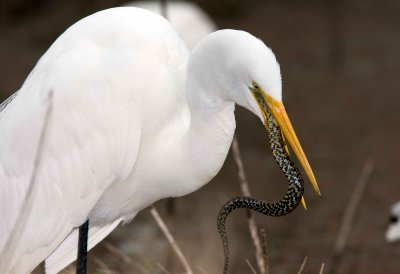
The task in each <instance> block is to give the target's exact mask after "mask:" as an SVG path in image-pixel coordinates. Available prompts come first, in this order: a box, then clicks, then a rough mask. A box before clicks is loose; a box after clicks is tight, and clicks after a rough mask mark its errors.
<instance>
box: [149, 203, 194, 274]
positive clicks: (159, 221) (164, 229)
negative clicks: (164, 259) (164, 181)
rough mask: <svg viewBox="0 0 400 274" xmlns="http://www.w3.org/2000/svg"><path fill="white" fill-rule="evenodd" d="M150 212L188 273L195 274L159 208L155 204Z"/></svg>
mask: <svg viewBox="0 0 400 274" xmlns="http://www.w3.org/2000/svg"><path fill="white" fill-rule="evenodd" d="M150 213H151V215H152V216H153V218H154V220H155V221H156V223H157V225H158V226H159V227H160V229H161V230H162V232H163V233H164V235H165V237H166V238H167V240H168V242H169V244H170V245H171V247H172V249H173V250H174V252H175V254H176V255H177V256H178V258H179V260H180V261H181V263H182V265H183V267H184V268H185V271H186V273H188V274H193V270H192V268H191V267H190V265H189V263H188V260H187V259H186V257H185V255H183V253H182V251H181V249H180V248H179V246H178V244H177V243H176V241H175V239H174V237H173V236H172V234H171V232H170V231H169V229H168V227H167V225H166V224H165V223H164V221H163V220H162V218H161V216H160V214H159V213H158V211H157V209H156V208H155V207H154V206H151V207H150Z"/></svg>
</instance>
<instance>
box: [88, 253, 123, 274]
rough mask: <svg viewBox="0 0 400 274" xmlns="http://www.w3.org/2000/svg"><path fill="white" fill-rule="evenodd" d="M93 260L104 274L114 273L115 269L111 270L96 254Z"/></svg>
mask: <svg viewBox="0 0 400 274" xmlns="http://www.w3.org/2000/svg"><path fill="white" fill-rule="evenodd" d="M93 260H94V262H95V264H97V265H98V266H99V267H100V270H101V272H102V273H104V274H116V273H117V272H116V271H113V270H111V269H110V268H109V267H108V266H107V265H106V264H105V263H104V262H103V261H102V260H100V259H99V258H97V257H96V256H93Z"/></svg>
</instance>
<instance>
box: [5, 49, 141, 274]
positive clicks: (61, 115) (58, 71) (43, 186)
mask: <svg viewBox="0 0 400 274" xmlns="http://www.w3.org/2000/svg"><path fill="white" fill-rule="evenodd" d="M50 53H52V52H51V51H50ZM120 53H121V52H120ZM102 54H105V55H109V56H102ZM111 55H112V54H111V53H104V52H103V53H99V50H98V49H94V48H90V47H84V48H80V49H76V51H75V49H73V48H72V49H70V50H68V51H66V52H65V53H61V54H60V55H58V56H56V57H54V58H53V60H52V62H48V63H46V62H47V61H49V60H48V59H49V58H46V57H48V55H47V56H46V57H45V59H44V61H45V64H43V62H41V63H39V64H38V66H37V67H36V68H35V70H36V72H34V73H33V74H31V76H30V77H29V79H28V81H27V82H25V84H24V86H23V87H22V89H21V90H20V91H19V93H18V95H17V96H16V97H15V98H14V99H13V100H12V101H11V102H10V103H9V104H8V105H7V106H6V107H5V109H4V110H3V111H2V113H1V117H0V152H1V153H0V216H2V221H1V222H0V235H2V237H0V250H1V251H2V254H1V255H2V256H1V259H0V272H1V273H26V272H29V271H31V270H32V268H33V267H35V266H36V265H37V264H38V263H40V262H41V261H42V260H44V259H45V258H46V257H47V256H48V255H49V254H50V253H51V252H52V251H53V250H54V249H56V247H57V246H58V245H59V244H61V242H62V241H63V240H64V239H65V237H67V235H68V234H69V233H70V232H71V230H72V229H73V228H74V227H78V226H80V225H81V224H82V223H83V222H84V221H85V219H86V218H87V217H88V214H89V212H90V211H91V209H92V208H93V206H94V205H95V204H96V202H97V201H98V200H99V198H100V197H101V196H102V194H103V193H104V191H105V190H106V189H107V188H108V187H109V186H110V185H111V184H112V183H115V182H119V181H122V180H124V179H125V178H126V177H127V176H128V175H129V174H130V172H131V170H132V168H133V165H134V163H135V159H136V157H137V154H138V147H139V139H140V117H139V116H138V112H137V109H135V108H136V107H137V105H138V103H134V102H133V103H132V101H135V98H134V96H131V93H130V92H131V90H130V89H129V85H130V84H131V83H130V82H129V81H127V80H126V79H118V77H127V76H128V73H129V72H126V69H127V68H126V67H124V66H114V68H113V69H114V73H115V74H112V73H110V72H109V71H108V69H112V68H110V67H107V68H105V67H104V64H101V62H103V58H112V56H111ZM122 55H123V53H122ZM115 58H116V59H118V58H119V57H118V56H116V57H115ZM112 61H113V60H110V62H112ZM114 61H118V60H114ZM111 67H112V65H111ZM121 83H123V84H121ZM49 90H53V93H54V96H53V97H54V99H53V101H52V104H53V106H52V108H53V111H52V114H51V117H50V121H49V124H48V128H47V133H46V136H45V137H44V144H43V150H42V152H41V156H40V158H41V161H40V165H39V166H38V168H37V171H36V173H37V176H36V178H37V179H36V180H35V182H34V183H35V186H34V191H33V192H32V193H29V195H30V197H32V204H31V205H30V206H29V208H28V209H27V210H28V211H26V210H25V211H24V212H20V211H21V207H22V205H23V204H24V200H25V198H26V197H27V196H26V195H27V191H28V189H29V181H30V178H31V176H32V173H33V171H32V170H33V163H34V159H35V156H36V151H37V146H38V143H39V136H40V134H41V132H42V128H43V121H44V120H45V113H46V109H47V103H46V100H47V99H46V98H47V95H48V92H49ZM133 95H134V93H133ZM20 214H24V215H23V216H24V218H23V225H18V224H17V226H19V227H20V230H19V231H18V232H19V233H18V234H12V233H11V232H12V231H14V230H15V225H16V224H15V222H16V220H17V216H19V215H20ZM105 215H106V213H105ZM7 242H11V245H10V244H9V243H7Z"/></svg>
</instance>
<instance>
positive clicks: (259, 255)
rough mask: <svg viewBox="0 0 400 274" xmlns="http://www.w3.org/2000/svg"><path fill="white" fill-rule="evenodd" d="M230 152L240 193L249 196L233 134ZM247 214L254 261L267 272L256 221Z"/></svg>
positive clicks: (263, 273) (235, 138) (250, 214)
mask: <svg viewBox="0 0 400 274" xmlns="http://www.w3.org/2000/svg"><path fill="white" fill-rule="evenodd" d="M232 152H233V157H234V158H235V162H236V165H237V168H238V176H239V181H240V189H241V191H242V194H243V196H247V197H251V194H250V189H249V183H248V181H247V177H246V173H245V171H244V167H243V161H242V157H241V155H240V149H239V142H238V140H237V137H236V136H234V138H233V142H232ZM247 216H248V219H247V220H248V225H249V231H250V236H251V239H252V240H253V245H254V247H255V249H256V261H257V265H258V268H259V270H260V273H261V274H268V273H267V272H266V270H267V269H268V268H269V267H268V265H267V261H266V260H265V259H264V256H263V254H264V253H263V249H262V244H261V240H260V237H259V235H258V229H257V224H256V221H255V220H254V217H253V213H252V212H251V211H250V210H247Z"/></svg>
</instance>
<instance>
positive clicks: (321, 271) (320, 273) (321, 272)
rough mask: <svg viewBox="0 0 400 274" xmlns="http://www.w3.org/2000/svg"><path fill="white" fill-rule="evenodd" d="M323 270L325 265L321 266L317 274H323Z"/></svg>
mask: <svg viewBox="0 0 400 274" xmlns="http://www.w3.org/2000/svg"><path fill="white" fill-rule="evenodd" d="M324 268H325V263H322V264H321V269H320V270H319V274H323V273H324Z"/></svg>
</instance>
